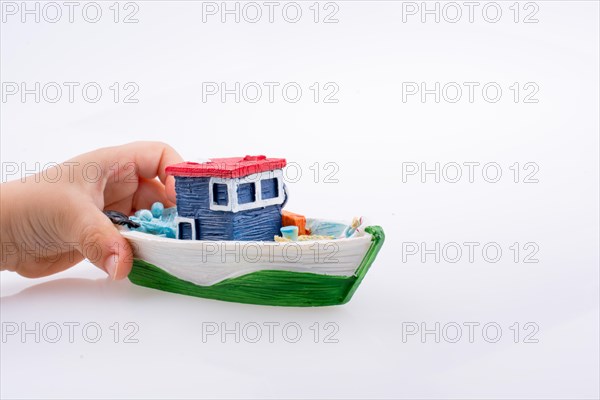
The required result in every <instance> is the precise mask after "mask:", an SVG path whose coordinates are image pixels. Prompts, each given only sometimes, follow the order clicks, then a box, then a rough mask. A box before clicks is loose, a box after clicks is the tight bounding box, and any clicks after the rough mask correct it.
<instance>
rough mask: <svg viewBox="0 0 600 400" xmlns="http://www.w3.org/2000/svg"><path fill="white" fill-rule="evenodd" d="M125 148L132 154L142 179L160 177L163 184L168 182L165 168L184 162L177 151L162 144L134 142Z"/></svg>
mask: <svg viewBox="0 0 600 400" xmlns="http://www.w3.org/2000/svg"><path fill="white" fill-rule="evenodd" d="M124 147H125V149H124V150H127V151H130V152H132V155H133V157H134V162H135V163H136V165H137V167H138V174H139V175H140V176H141V177H143V178H146V179H153V178H155V177H157V176H158V179H160V181H161V182H162V183H163V184H165V183H166V182H167V174H166V173H165V168H166V167H167V166H169V165H171V164H177V163H180V162H182V161H183V158H181V156H180V155H179V153H177V152H176V151H175V149H173V148H172V147H171V146H169V145H168V144H166V143H162V142H134V143H129V144H127V145H125V146H124Z"/></svg>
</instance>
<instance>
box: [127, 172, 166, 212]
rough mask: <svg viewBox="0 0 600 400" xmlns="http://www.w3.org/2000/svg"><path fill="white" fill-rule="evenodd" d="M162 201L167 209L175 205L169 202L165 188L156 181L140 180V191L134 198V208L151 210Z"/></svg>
mask: <svg viewBox="0 0 600 400" xmlns="http://www.w3.org/2000/svg"><path fill="white" fill-rule="evenodd" d="M156 201H160V202H161V203H163V204H164V206H165V208H168V207H173V206H174V205H175V204H174V203H173V202H172V201H171V200H169V198H168V196H167V193H165V187H164V186H163V184H162V183H160V182H159V181H157V180H156V179H144V178H141V179H140V183H139V186H138V190H137V192H136V193H135V196H134V198H133V208H134V209H136V210H141V209H143V208H145V209H148V210H149V209H150V207H151V206H152V204H153V203H154V202H156Z"/></svg>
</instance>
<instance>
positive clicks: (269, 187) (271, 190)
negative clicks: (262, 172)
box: [260, 178, 279, 200]
mask: <svg viewBox="0 0 600 400" xmlns="http://www.w3.org/2000/svg"><path fill="white" fill-rule="evenodd" d="M260 191H261V195H262V199H263V200H266V199H274V198H276V197H279V185H278V184H277V178H271V179H264V180H262V181H261V182H260Z"/></svg>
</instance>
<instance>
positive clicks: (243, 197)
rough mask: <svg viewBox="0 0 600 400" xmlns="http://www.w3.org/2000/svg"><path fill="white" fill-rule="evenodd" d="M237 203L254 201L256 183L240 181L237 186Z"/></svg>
mask: <svg viewBox="0 0 600 400" xmlns="http://www.w3.org/2000/svg"><path fill="white" fill-rule="evenodd" d="M237 195H238V204H247V203H254V202H255V201H256V184H255V183H254V182H250V183H240V184H239V185H238V188H237Z"/></svg>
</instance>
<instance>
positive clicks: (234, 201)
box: [208, 169, 285, 212]
mask: <svg viewBox="0 0 600 400" xmlns="http://www.w3.org/2000/svg"><path fill="white" fill-rule="evenodd" d="M272 178H277V189H278V190H277V194H278V196H277V197H273V198H271V199H264V200H263V198H262V181H263V180H264V179H272ZM215 183H221V184H225V185H227V196H228V204H227V205H225V206H223V205H218V204H216V203H215V202H214V197H213V184H215ZM242 183H254V194H255V201H253V202H250V203H245V204H239V203H238V195H237V188H238V186H239V185H240V184H242ZM208 196H209V197H208V198H209V200H208V201H209V208H210V209H211V210H213V211H230V212H238V211H245V210H252V209H255V208H262V207H267V206H272V205H275V204H283V202H284V201H285V193H284V190H283V170H281V169H276V170H272V171H265V172H261V173H258V174H253V175H248V176H245V177H243V178H233V179H226V178H217V177H212V178H210V180H209V181H208Z"/></svg>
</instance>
